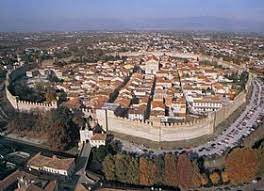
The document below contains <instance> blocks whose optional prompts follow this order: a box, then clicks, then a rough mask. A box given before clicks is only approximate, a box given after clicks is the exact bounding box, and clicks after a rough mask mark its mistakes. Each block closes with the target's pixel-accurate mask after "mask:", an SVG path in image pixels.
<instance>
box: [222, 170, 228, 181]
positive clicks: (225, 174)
mask: <svg viewBox="0 0 264 191" xmlns="http://www.w3.org/2000/svg"><path fill="white" fill-rule="evenodd" d="M221 178H222V182H223V183H228V182H229V177H228V174H227V173H226V172H225V171H224V172H222V173H221Z"/></svg>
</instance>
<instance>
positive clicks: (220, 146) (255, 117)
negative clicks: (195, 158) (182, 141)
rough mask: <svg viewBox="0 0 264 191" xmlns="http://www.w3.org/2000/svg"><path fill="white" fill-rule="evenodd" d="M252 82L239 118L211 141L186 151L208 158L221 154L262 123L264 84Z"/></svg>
mask: <svg viewBox="0 0 264 191" xmlns="http://www.w3.org/2000/svg"><path fill="white" fill-rule="evenodd" d="M252 83H253V92H252V96H251V99H250V101H249V104H248V105H247V107H246V109H245V111H244V112H243V113H242V114H241V115H240V116H239V118H238V119H237V120H236V121H235V122H234V123H233V124H231V125H230V126H229V127H228V128H227V129H226V130H224V131H223V132H222V134H221V135H219V136H218V137H216V138H215V139H213V140H212V141H209V142H208V143H206V144H203V145H199V146H198V147H195V148H192V149H190V150H187V151H189V152H192V153H196V154H198V155H199V156H206V157H209V158H213V157H216V156H221V155H223V154H224V153H225V152H227V151H228V150H230V149H232V148H234V147H236V146H238V145H240V143H241V141H242V140H243V139H244V138H245V137H247V136H248V135H249V134H250V133H252V132H253V131H255V130H256V128H258V126H259V124H258V123H263V117H264V84H263V82H262V81H260V80H258V79H255V80H253V82H252Z"/></svg>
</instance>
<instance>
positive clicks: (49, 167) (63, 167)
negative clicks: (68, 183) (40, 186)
mask: <svg viewBox="0 0 264 191" xmlns="http://www.w3.org/2000/svg"><path fill="white" fill-rule="evenodd" d="M27 167H28V169H29V171H32V170H36V171H40V172H46V173H48V174H54V175H61V176H70V175H71V174H72V173H73V171H74V168H75V159H74V158H67V159H59V158H57V157H56V156H53V157H47V156H43V155H41V154H40V153H38V154H36V155H35V156H34V157H32V158H31V159H30V160H29V161H28V162H27Z"/></svg>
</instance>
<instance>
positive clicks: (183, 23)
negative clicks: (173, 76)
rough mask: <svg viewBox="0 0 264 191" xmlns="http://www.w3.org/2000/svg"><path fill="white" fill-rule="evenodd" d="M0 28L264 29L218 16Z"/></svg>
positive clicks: (22, 23)
mask: <svg viewBox="0 0 264 191" xmlns="http://www.w3.org/2000/svg"><path fill="white" fill-rule="evenodd" d="M0 26H2V27H0V31H54V30H55V31H80V30H178V31H183V30H205V31H231V32H264V22H257V21H244V20H236V19H231V18H230V19H228V18H218V17H190V18H159V19H122V18H120V19H68V20H57V21H54V20H48V21H36V20H33V19H32V21H23V20H20V21H17V20H16V21H8V22H7V21H1V19H0Z"/></svg>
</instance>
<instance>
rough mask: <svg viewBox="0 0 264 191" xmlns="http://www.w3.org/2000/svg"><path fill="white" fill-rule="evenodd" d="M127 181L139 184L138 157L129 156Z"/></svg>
mask: <svg viewBox="0 0 264 191" xmlns="http://www.w3.org/2000/svg"><path fill="white" fill-rule="evenodd" d="M127 183H129V184H139V161H138V158H136V157H132V156H130V157H129V163H128V168H127Z"/></svg>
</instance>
